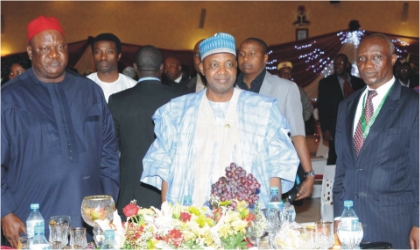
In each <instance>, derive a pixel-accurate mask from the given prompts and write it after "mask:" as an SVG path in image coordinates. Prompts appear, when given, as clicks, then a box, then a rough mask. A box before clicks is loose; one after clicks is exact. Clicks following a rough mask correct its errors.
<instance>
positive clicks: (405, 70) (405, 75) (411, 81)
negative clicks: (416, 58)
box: [396, 62, 419, 89]
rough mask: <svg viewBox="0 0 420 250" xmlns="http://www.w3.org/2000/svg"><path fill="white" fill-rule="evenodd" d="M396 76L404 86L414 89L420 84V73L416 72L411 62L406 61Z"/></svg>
mask: <svg viewBox="0 0 420 250" xmlns="http://www.w3.org/2000/svg"><path fill="white" fill-rule="evenodd" d="M413 76H414V77H413ZM396 77H397V79H398V81H399V83H400V84H401V85H402V86H404V87H408V88H410V89H414V88H415V87H417V86H419V75H416V74H415V73H414V71H413V69H412V68H411V65H410V63H408V62H405V63H403V64H401V65H400V66H399V67H398V70H397V75H396Z"/></svg>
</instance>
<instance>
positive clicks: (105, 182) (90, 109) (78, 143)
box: [1, 69, 119, 239]
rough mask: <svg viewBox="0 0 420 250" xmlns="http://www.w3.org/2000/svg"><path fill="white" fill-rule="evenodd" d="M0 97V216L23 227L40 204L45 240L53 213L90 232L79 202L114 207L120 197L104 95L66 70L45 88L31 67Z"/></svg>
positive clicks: (115, 146) (115, 144)
mask: <svg viewBox="0 0 420 250" xmlns="http://www.w3.org/2000/svg"><path fill="white" fill-rule="evenodd" d="M1 91H2V92H1V125H2V127H1V217H2V218H3V217H4V216H5V215H7V214H9V213H14V214H15V215H16V216H18V217H19V218H20V219H21V220H22V221H23V222H24V223H25V222H26V219H27V217H28V215H29V213H30V204H31V203H39V204H40V212H41V214H42V215H43V217H44V220H45V235H46V237H47V239H48V235H49V227H48V221H49V218H50V217H51V216H54V215H70V216H71V220H72V222H71V223H72V227H81V226H84V227H88V226H87V225H86V224H84V225H83V219H82V217H81V212H80V206H81V203H82V200H83V197H85V196H88V195H97V194H109V195H112V197H113V198H114V200H115V202H116V201H117V198H118V192H119V159H118V158H119V156H118V142H117V140H116V137H115V130H114V124H113V121H112V116H111V114H110V112H109V110H108V107H107V104H106V101H105V98H104V95H103V92H102V90H101V89H100V87H99V86H98V85H97V84H95V83H94V82H93V81H91V80H89V79H87V78H84V77H81V76H79V75H76V74H74V73H71V72H70V71H66V75H65V79H64V80H63V81H62V82H59V83H44V82H41V81H39V80H38V79H37V78H36V77H35V75H34V73H33V71H32V69H30V70H28V71H27V72H25V73H24V74H22V75H20V76H19V77H17V78H15V79H13V80H11V81H10V82H9V83H7V84H5V85H4V86H2V90H1ZM88 228H89V227H88Z"/></svg>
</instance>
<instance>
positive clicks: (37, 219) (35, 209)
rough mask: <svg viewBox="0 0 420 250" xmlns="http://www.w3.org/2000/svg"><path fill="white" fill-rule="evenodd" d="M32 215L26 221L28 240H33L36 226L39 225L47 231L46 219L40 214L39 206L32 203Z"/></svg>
mask: <svg viewBox="0 0 420 250" xmlns="http://www.w3.org/2000/svg"><path fill="white" fill-rule="evenodd" d="M31 210H32V211H31V213H30V214H29V216H28V219H27V220H26V234H27V235H28V238H32V237H34V235H35V226H37V225H39V226H41V227H42V229H43V230H45V222H44V218H43V217H42V215H41V213H40V212H39V204H38V203H32V204H31Z"/></svg>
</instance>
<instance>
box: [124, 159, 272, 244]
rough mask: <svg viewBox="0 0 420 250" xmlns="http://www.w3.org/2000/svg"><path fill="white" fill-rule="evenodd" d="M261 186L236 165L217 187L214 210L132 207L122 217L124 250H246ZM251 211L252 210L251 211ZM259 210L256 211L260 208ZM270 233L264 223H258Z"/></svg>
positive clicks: (213, 193)
mask: <svg viewBox="0 0 420 250" xmlns="http://www.w3.org/2000/svg"><path fill="white" fill-rule="evenodd" d="M259 187H260V184H259V183H258V182H257V180H256V179H255V177H253V176H252V175H251V174H248V175H247V174H246V171H245V170H243V169H242V168H241V167H236V165H235V164H234V163H232V164H231V165H230V166H229V167H227V168H226V176H223V177H221V178H220V179H219V180H218V181H217V182H216V183H215V184H213V185H212V197H211V200H210V203H211V205H212V208H209V207H206V206H202V207H198V206H194V205H192V206H182V205H180V204H170V203H168V202H164V203H163V204H162V207H161V209H160V210H159V209H156V208H154V207H151V208H141V207H139V206H138V205H137V204H136V201H135V200H134V201H132V202H131V203H130V204H128V205H127V206H126V207H125V208H124V209H123V212H124V214H125V216H126V217H127V220H126V222H125V223H123V227H124V232H125V235H124V237H125V239H124V240H123V245H121V248H124V249H153V248H158V249H159V248H160V249H169V248H188V249H193V248H200V249H203V248H214V249H221V248H225V249H244V248H247V247H250V246H252V244H250V243H249V242H248V241H247V240H246V236H245V235H246V232H247V228H248V227H249V226H250V225H252V223H254V220H255V217H256V216H258V217H261V216H262V217H264V215H263V214H262V212H261V211H260V210H259V209H258V203H257V201H258V195H257V193H258V188H259ZM250 205H252V206H253V209H250V208H249V206H250ZM255 205H256V206H255ZM258 221H259V222H258V223H262V224H261V225H260V226H261V228H264V227H265V224H263V223H266V221H265V220H258Z"/></svg>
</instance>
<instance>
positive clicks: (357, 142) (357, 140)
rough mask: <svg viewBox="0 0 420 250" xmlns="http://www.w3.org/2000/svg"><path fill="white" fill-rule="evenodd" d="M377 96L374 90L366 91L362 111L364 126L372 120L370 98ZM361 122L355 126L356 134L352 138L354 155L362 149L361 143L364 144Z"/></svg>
mask: <svg viewBox="0 0 420 250" xmlns="http://www.w3.org/2000/svg"><path fill="white" fill-rule="evenodd" d="M377 95H378V93H376V91H375V90H369V91H368V97H367V100H366V104H365V109H364V114H365V120H366V125H367V124H369V121H370V118H372V115H373V104H372V98H373V97H375V96H377ZM361 120H362V119H359V123H358V124H357V128H356V132H355V133H354V137H353V141H354V149H355V150H356V155H359V152H360V149H361V148H362V146H363V143H364V142H365V139H364V138H363V131H362V121H361Z"/></svg>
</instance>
